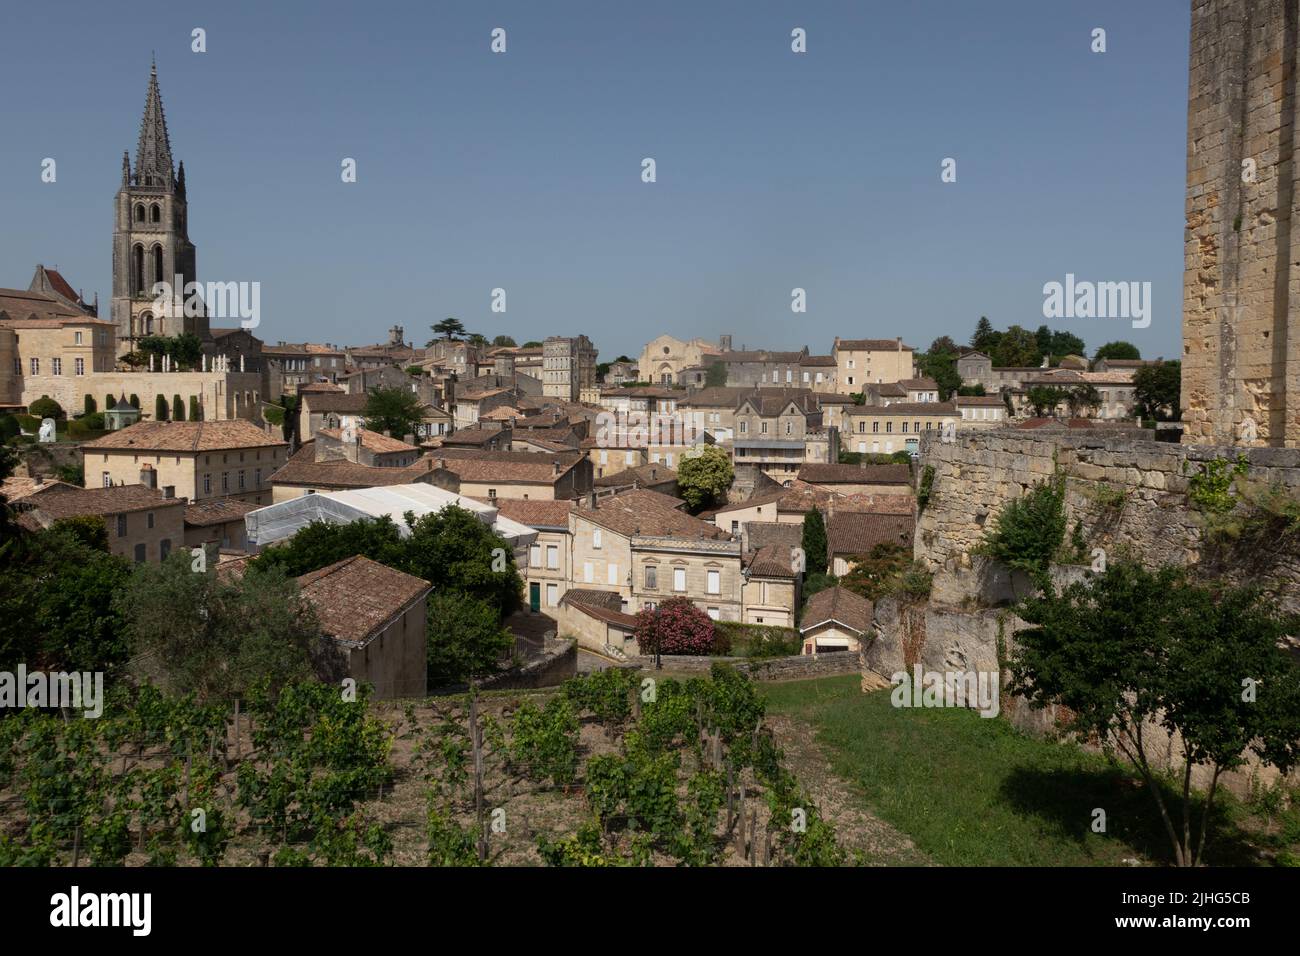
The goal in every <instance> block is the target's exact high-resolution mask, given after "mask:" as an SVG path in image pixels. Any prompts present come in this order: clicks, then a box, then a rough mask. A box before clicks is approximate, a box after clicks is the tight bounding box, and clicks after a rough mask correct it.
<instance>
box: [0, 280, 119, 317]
mask: <svg viewBox="0 0 1300 956" xmlns="http://www.w3.org/2000/svg"><path fill="white" fill-rule="evenodd" d="M46 272H47V273H48V272H49V270H48V269H47V270H46ZM69 298H71V299H73V300H74V301H75V300H76V298H77V296H76V294H75V293H74V294H72V295H71V296H69ZM0 312H3V313H5V317H6V319H7V321H9V322H13V323H21V322H24V321H26V320H28V319H30V318H32V317H34V318H35V319H36V321H48V322H49V323H50V325H49V327H50V328H58V327H59V326H61V325H63V324H64V320H67V322H68V324H72V325H79V324H83V323H86V322H91V323H96V324H102V325H112V324H113V323H112V322H109V321H106V320H104V319H97V318H95V317H94V316H92V315H87V314H86V313H85V312H82V311H80V310H79V309H76V308H74V307H73V306H71V305H68V304H67V303H66V302H63V301H61V300H60V299H58V298H56V297H54V296H52V295H47V294H46V293H44V292H31V291H28V290H27V289H0ZM12 327H14V328H30V327H32V326H26V325H14V326H12ZM35 327H36V328H42V327H44V326H35Z"/></svg>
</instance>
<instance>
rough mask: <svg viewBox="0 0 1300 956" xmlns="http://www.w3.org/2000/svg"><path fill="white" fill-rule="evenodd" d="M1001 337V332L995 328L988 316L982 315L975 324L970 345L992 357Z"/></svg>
mask: <svg viewBox="0 0 1300 956" xmlns="http://www.w3.org/2000/svg"><path fill="white" fill-rule="evenodd" d="M1000 337H1001V333H1000V332H998V331H996V330H995V329H994V328H993V323H992V322H990V321H989V320H988V316H984V315H981V316H980V320H979V322H978V323H976V325H975V334H974V335H972V336H971V338H970V347H971V348H973V349H975V350H977V351H980V352H983V353H984V354H985V355H988V356H990V357H991V356H992V354H993V349H994V348H996V347H997V344H998V339H999V338H1000Z"/></svg>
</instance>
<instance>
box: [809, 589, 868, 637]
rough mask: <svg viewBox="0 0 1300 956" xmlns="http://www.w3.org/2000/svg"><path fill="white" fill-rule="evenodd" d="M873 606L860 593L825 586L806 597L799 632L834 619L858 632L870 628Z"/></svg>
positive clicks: (861, 632) (862, 632) (864, 631)
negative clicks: (823, 588)
mask: <svg viewBox="0 0 1300 956" xmlns="http://www.w3.org/2000/svg"><path fill="white" fill-rule="evenodd" d="M874 612H875V608H874V606H873V605H872V603H871V602H870V601H868V600H867V599H866V598H864V597H863V596H862V595H861V594H855V593H854V592H852V591H850V590H848V589H846V588H840V587H835V588H827V589H826V590H824V591H818V592H817V593H816V594H814V595H813V596H812V597H810V598H809V599H808V603H807V605H805V607H804V609H803V616H802V617H801V619H800V623H799V633H801V634H806V633H808V631H810V630H812V629H813V628H814V627H818V626H820V625H822V624H827V623H829V622H831V621H834V622H836V623H838V624H843V625H844V626H845V627H847V628H849V629H850V630H853V631H856V632H857V633H858V634H860V635H861V634H865V633H866V632H867V631H868V630H870V628H871V618H872V616H873V614H874Z"/></svg>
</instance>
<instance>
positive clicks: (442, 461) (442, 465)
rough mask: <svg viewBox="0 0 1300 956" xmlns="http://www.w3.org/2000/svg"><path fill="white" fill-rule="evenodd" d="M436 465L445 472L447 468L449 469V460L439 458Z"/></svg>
mask: <svg viewBox="0 0 1300 956" xmlns="http://www.w3.org/2000/svg"><path fill="white" fill-rule="evenodd" d="M436 464H437V466H438V467H439V468H441V469H443V470H446V468H447V459H446V458H439V459H438V461H437V463H436Z"/></svg>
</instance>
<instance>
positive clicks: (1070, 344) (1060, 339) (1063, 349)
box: [1047, 332, 1088, 365]
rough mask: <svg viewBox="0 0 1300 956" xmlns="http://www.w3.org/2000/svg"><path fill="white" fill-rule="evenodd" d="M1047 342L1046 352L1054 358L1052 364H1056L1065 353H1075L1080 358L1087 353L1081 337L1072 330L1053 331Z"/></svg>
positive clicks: (1084, 356)
mask: <svg viewBox="0 0 1300 956" xmlns="http://www.w3.org/2000/svg"><path fill="white" fill-rule="evenodd" d="M1048 344H1049V348H1048V350H1047V354H1048V355H1050V356H1052V357H1053V358H1054V359H1055V360H1056V361H1054V362H1053V363H1052V364H1053V365H1056V364H1058V363H1059V362H1060V360H1061V359H1063V358H1065V356H1067V355H1077V356H1079V357H1080V358H1086V357H1087V355H1088V347H1087V346H1086V345H1085V344H1084V342H1083V339H1081V338H1079V337H1078V336H1077V335H1075V334H1074V333H1073V332H1053V333H1052V337H1051V340H1050V341H1049V343H1048Z"/></svg>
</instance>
